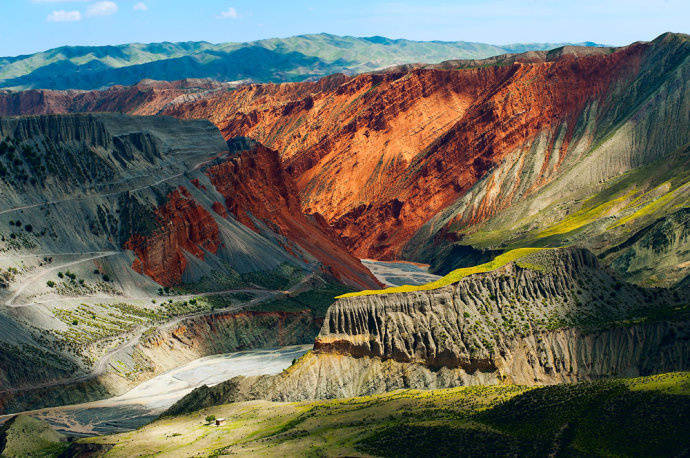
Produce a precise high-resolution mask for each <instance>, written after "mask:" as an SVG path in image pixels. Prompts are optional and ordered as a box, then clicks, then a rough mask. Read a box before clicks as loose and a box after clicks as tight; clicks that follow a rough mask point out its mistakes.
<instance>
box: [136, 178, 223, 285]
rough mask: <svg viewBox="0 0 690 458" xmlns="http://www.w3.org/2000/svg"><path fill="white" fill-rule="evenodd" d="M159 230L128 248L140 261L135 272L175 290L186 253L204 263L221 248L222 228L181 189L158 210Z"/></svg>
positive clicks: (173, 193)
mask: <svg viewBox="0 0 690 458" xmlns="http://www.w3.org/2000/svg"><path fill="white" fill-rule="evenodd" d="M155 214H156V216H157V218H158V228H157V229H156V230H154V231H153V233H152V234H149V235H147V236H143V235H141V234H134V235H133V236H132V237H131V238H130V239H129V240H128V241H127V242H126V243H125V245H124V248H126V249H128V250H132V251H133V252H134V254H135V255H136V257H137V258H136V259H135V260H134V263H133V264H132V268H133V269H134V270H135V271H136V272H139V273H140V274H144V275H147V276H148V277H151V278H152V279H153V280H154V281H155V282H157V283H159V284H161V285H164V286H172V285H176V284H179V283H180V282H181V281H182V273H183V272H184V270H185V268H186V266H187V260H186V259H185V252H187V253H190V254H192V255H193V256H196V257H198V258H200V259H203V258H204V255H205V253H206V252H207V251H208V252H211V253H215V252H216V251H218V248H219V247H220V238H219V233H218V225H217V224H216V222H215V220H214V219H213V217H212V216H211V214H210V213H209V212H208V211H207V210H206V209H204V208H203V207H201V206H200V205H199V204H197V203H196V202H195V201H194V199H193V198H192V197H191V195H190V194H189V191H187V189H186V188H184V187H182V186H180V187H179V188H178V189H177V190H175V191H173V192H172V193H170V194H169V195H168V200H167V202H166V203H165V204H164V205H162V206H161V207H159V208H158V209H156V211H155Z"/></svg>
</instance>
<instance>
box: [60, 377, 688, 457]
mask: <svg viewBox="0 0 690 458" xmlns="http://www.w3.org/2000/svg"><path fill="white" fill-rule="evenodd" d="M211 416H213V417H215V418H222V419H224V421H223V422H222V424H221V425H219V426H215V424H209V422H207V418H208V419H210V418H211ZM689 418H690V373H688V372H680V373H671V374H663V375H655V376H648V377H641V378H634V379H618V380H609V381H600V382H594V383H581V384H575V385H557V386H548V387H541V388H528V387H521V386H512V385H504V386H491V387H489V386H476V387H461V388H453V389H446V390H436V391H416V390H403V391H395V392H392V393H388V394H384V395H378V396H370V397H361V398H352V399H338V400H327V401H317V402H301V403H270V402H265V401H255V402H245V403H238V404H228V405H222V406H217V407H211V408H208V409H204V410H202V411H199V412H195V413H193V414H189V415H183V416H179V417H173V418H165V419H161V420H158V421H156V422H154V423H152V424H151V425H148V426H146V427H144V428H142V429H140V430H137V431H133V432H130V433H125V434H120V435H114V436H104V437H94V438H88V439H83V440H81V441H79V443H77V444H74V445H73V446H72V450H75V451H76V449H79V448H81V449H82V450H85V449H90V450H91V451H95V450H100V452H99V453H100V454H105V455H106V456H142V455H145V456H149V455H156V454H162V455H165V456H193V455H194V456H222V455H231V454H239V455H257V454H258V455H269V456H367V455H374V456H449V455H464V456H495V455H502V456H503V455H514V456H547V455H559V456H584V455H587V456H591V455H595V456H602V455H607V456H679V455H683V454H686V453H687V452H688V450H690V435H688V434H687V433H688V431H689V430H690V423H689V420H688V419H689Z"/></svg>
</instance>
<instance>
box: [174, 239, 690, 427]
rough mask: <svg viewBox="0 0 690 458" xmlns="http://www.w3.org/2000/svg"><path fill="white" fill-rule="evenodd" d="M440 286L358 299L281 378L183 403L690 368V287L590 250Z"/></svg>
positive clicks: (342, 304)
mask: <svg viewBox="0 0 690 458" xmlns="http://www.w3.org/2000/svg"><path fill="white" fill-rule="evenodd" d="M521 265H523V266H528V267H520V266H518V265H517V264H515V263H511V264H508V265H506V266H505V267H503V268H500V269H497V270H495V271H492V272H489V273H485V274H475V275H471V276H469V277H466V278H464V279H462V280H460V281H459V282H457V283H455V284H452V285H449V286H447V287H443V288H439V289H436V290H430V291H419V292H408V293H395V294H383V295H369V296H359V297H347V298H343V299H339V300H338V301H337V302H336V303H335V304H334V305H333V306H331V308H330V309H329V311H328V314H327V316H326V319H325V321H324V324H323V327H322V329H321V332H320V334H319V336H318V337H317V339H316V343H315V346H314V351H313V353H310V354H307V355H305V356H304V357H303V358H302V359H300V360H299V361H298V362H297V363H296V364H295V365H293V366H292V367H291V368H290V369H288V370H287V371H285V372H284V373H283V374H281V375H278V376H275V377H260V378H236V379H232V380H230V381H228V382H226V383H225V384H222V385H219V386H218V387H214V388H212V389H208V388H204V389H199V390H198V391H197V392H196V394H195V393H190V395H188V397H187V398H186V399H183V400H181V401H180V403H179V404H178V405H177V406H174V407H173V408H172V409H171V413H177V412H181V411H189V410H194V409H195V408H198V407H199V406H204V405H208V404H209V402H219V401H221V402H227V401H233V400H245V399H253V398H267V399H273V400H302V399H315V398H316V399H318V398H332V397H348V396H357V395H366V394H372V393H380V392H384V391H388V390H392V389H398V388H408V387H411V388H443V387H452V386H459V385H469V384H485V383H506V382H507V383H517V384H527V385H531V384H549V383H559V382H574V381H580V380H591V379H597V378H601V377H607V376H631V375H638V374H649V373H655V372H662V371H671V370H680V369H687V368H688V367H690V320H689V319H688V305H689V304H688V296H687V294H686V292H685V291H678V290H670V289H659V288H657V289H645V288H641V287H638V286H635V285H631V284H628V283H623V282H620V281H618V280H617V279H616V277H614V276H612V275H611V274H609V273H608V272H607V271H605V270H603V269H602V268H601V266H600V265H599V263H598V261H597V259H596V257H595V256H594V255H593V254H592V253H590V252H589V251H586V250H582V249H575V248H568V249H561V250H548V251H543V252H539V253H537V254H535V255H531V257H530V258H523V259H522V260H521Z"/></svg>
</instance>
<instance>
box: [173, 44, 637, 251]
mask: <svg viewBox="0 0 690 458" xmlns="http://www.w3.org/2000/svg"><path fill="white" fill-rule="evenodd" d="M646 46H647V45H645V44H639V45H632V46H629V47H627V48H621V49H618V50H617V51H615V52H608V51H606V50H595V51H587V52H584V51H583V52H581V53H579V54H582V55H578V52H576V51H572V50H570V51H568V50H564V51H563V52H562V53H560V54H559V55H547V54H546V53H541V54H535V55H532V54H530V55H529V56H527V57H529V58H525V59H512V60H507V61H504V62H498V64H500V65H493V66H476V64H477V63H471V65H469V67H470V68H457V67H451V68H450V69H448V68H446V67H448V66H447V65H446V66H443V68H411V69H408V68H403V69H401V70H394V71H388V72H383V73H377V74H365V75H359V76H356V77H345V76H342V75H335V76H332V77H328V78H324V79H322V80H321V81H319V82H314V83H295V84H291V83H288V84H279V85H271V84H268V85H248V86H244V87H241V88H239V89H237V90H234V91H220V92H218V93H217V94H215V95H214V96H211V97H208V98H205V99H204V100H201V101H198V102H194V103H183V104H170V105H168V106H167V107H166V108H165V110H164V112H166V113H168V114H172V115H174V116H179V117H193V118H197V117H198V118H208V119H210V120H211V121H212V122H214V123H215V124H216V125H217V126H219V128H220V129H221V131H222V132H223V134H224V136H225V137H226V138H230V137H234V136H239V135H242V136H249V137H252V138H255V139H257V140H259V141H260V142H262V143H264V144H266V145H267V146H269V147H271V148H274V149H276V150H278V151H279V152H280V155H281V157H282V159H283V163H284V164H285V167H286V169H287V170H288V171H289V172H290V173H291V174H292V175H293V176H294V178H295V180H296V183H297V187H298V189H299V192H300V200H301V205H302V208H303V210H304V211H305V212H306V213H320V214H322V215H323V216H324V217H325V218H326V220H327V221H328V223H329V224H330V225H331V226H332V227H334V228H335V229H336V230H337V231H338V232H339V233H340V234H341V235H342V237H343V239H344V240H345V242H346V244H347V245H348V247H349V248H350V250H351V251H352V252H353V253H355V254H356V255H357V256H359V257H378V258H395V257H396V256H397V255H398V254H399V252H400V250H401V248H402V247H403V246H404V244H405V243H406V242H407V241H408V240H409V239H410V238H411V237H412V235H413V234H414V233H415V232H416V231H417V230H418V229H419V228H420V227H421V226H422V225H423V224H424V223H425V222H426V221H427V220H428V219H429V218H430V217H432V216H433V215H435V214H437V213H438V212H439V211H441V210H443V209H444V208H445V207H447V206H448V205H449V204H450V203H452V202H453V201H455V200H456V199H457V198H458V197H459V196H461V195H463V194H464V193H465V192H467V190H468V189H469V188H470V187H471V186H472V185H474V184H475V183H476V182H477V181H478V180H479V179H481V178H482V177H483V176H485V174H486V173H487V171H488V170H490V169H492V168H493V167H494V166H495V165H496V164H498V163H499V162H500V161H502V159H503V158H504V157H505V156H506V155H507V154H509V153H511V152H513V151H516V150H517V149H520V148H529V147H530V145H531V144H532V143H533V142H534V141H535V139H536V138H538V136H539V135H540V134H541V133H544V132H551V133H552V132H553V131H554V130H557V129H561V128H563V129H564V132H565V134H564V136H563V138H562V141H560V143H559V144H558V145H556V147H557V149H558V150H557V151H555V154H558V158H559V159H558V161H557V162H558V164H560V163H561V162H562V161H563V159H564V158H565V156H566V155H567V154H568V149H569V145H570V141H571V139H572V137H573V134H574V130H575V127H576V125H577V124H578V120H579V119H581V117H582V115H583V110H585V109H586V107H587V106H589V105H590V104H592V103H594V102H597V101H598V102H601V101H602V100H603V98H604V97H605V96H606V94H607V91H608V90H609V88H610V87H611V86H612V84H625V81H627V80H628V79H629V78H631V77H632V75H634V74H635V72H636V71H637V68H638V67H639V62H640V59H641V56H642V55H643V53H644V51H645V49H646ZM566 51H567V52H566ZM492 62H493V61H492ZM460 64H462V62H460V63H459V64H458V65H460ZM472 65H475V67H472ZM546 162H549V161H546ZM544 178H545V180H544V182H545V181H546V178H547V176H546V175H544ZM537 184H538V185H543V184H544V183H537ZM477 218H479V219H481V218H483V216H482V215H481V214H478V215H477Z"/></svg>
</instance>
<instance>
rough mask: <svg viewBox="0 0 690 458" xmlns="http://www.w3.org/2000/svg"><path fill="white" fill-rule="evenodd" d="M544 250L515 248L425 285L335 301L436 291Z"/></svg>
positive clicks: (369, 292) (368, 292) (374, 291)
mask: <svg viewBox="0 0 690 458" xmlns="http://www.w3.org/2000/svg"><path fill="white" fill-rule="evenodd" d="M544 249H545V248H516V249H514V250H510V251H508V252H505V253H503V254H500V255H498V256H496V257H495V258H494V259H493V260H491V261H489V262H486V263H484V264H479V265H477V266H472V267H463V268H461V269H455V270H454V271H452V272H450V273H449V274H448V275H446V276H444V277H441V278H439V279H438V280H436V281H432V282H430V283H425V284H423V285H403V286H395V287H392V288H385V289H369V290H364V291H357V292H354V293H347V294H343V295H340V296H337V297H336V299H340V298H344V297H357V296H368V295H372V294H393V293H409V292H412V291H428V290H432V289H438V288H442V287H444V286H448V285H450V284H453V283H457V282H459V281H460V280H462V279H463V278H465V277H467V276H469V275H473V274H479V273H486V272H491V271H493V270H496V269H500V268H501V267H503V266H505V265H507V264H509V263H511V262H515V261H518V260H519V259H521V258H524V257H525V256H528V255H530V254H533V253H536V252H539V251H542V250H544ZM521 267H524V268H533V269H541V267H540V266H537V265H535V264H534V263H529V262H527V263H524V264H521Z"/></svg>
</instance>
